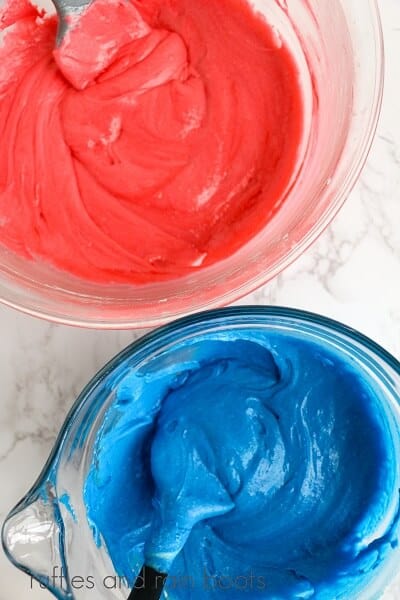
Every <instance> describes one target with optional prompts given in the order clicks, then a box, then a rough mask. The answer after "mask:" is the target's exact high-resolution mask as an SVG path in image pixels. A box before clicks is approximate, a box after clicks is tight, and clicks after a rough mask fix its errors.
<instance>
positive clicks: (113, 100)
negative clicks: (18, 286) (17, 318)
mask: <svg viewBox="0 0 400 600" xmlns="http://www.w3.org/2000/svg"><path fill="white" fill-rule="evenodd" d="M1 29H2V30H4V31H3V34H2V35H3V42H2V43H1V42H0V44H1V45H0V135H1V146H0V243H1V244H2V245H4V246H6V247H7V248H9V249H11V250H12V251H14V252H16V253H18V254H20V255H23V256H25V257H27V258H29V259H35V260H42V261H46V262H49V263H52V264H54V265H56V266H57V267H59V268H61V269H62V270H64V271H68V272H70V273H72V274H74V275H77V276H80V277H82V278H84V279H88V280H93V281H98V282H105V283H107V282H128V283H134V284H137V283H146V282H153V281H159V280H163V279H170V278H175V277H178V276H183V275H185V274H189V273H190V272H192V271H194V270H197V269H199V268H204V266H206V265H209V264H211V263H214V262H215V261H218V260H221V259H223V258H225V257H227V256H229V255H231V254H232V253H233V252H235V251H236V250H237V249H238V248H240V247H241V246H242V245H243V244H245V243H246V242H247V241H248V240H249V239H250V238H252V237H253V236H254V235H255V234H256V233H257V232H259V231H260V230H261V229H262V228H263V227H264V226H265V225H266V223H267V222H268V221H269V220H270V219H271V218H272V216H273V215H274V213H275V212H276V211H277V209H278V208H279V206H280V204H281V203H282V202H283V201H284V198H285V194H286V192H287V191H288V188H289V186H290V185H291V184H292V182H293V175H294V173H295V170H296V164H297V160H298V148H299V144H300V140H301V137H302V132H303V116H304V110H303V102H302V93H301V87H300V83H299V76H298V71H297V66H296V62H295V60H294V58H293V56H292V55H291V53H290V52H289V50H288V49H287V48H286V46H285V45H284V44H282V43H280V42H279V41H278V39H277V36H276V33H275V32H274V30H273V28H272V27H270V26H269V25H268V23H267V22H266V21H265V20H264V18H263V17H262V16H261V15H258V14H256V13H255V12H254V11H253V9H252V8H251V7H250V5H249V4H248V3H247V2H246V1H245V0H145V1H143V0H131V1H129V0H105V1H103V0H95V2H94V3H93V4H92V5H91V7H90V8H89V10H88V11H87V13H86V14H85V15H84V16H83V18H82V23H81V24H80V25H79V26H77V27H76V28H75V29H72V33H71V35H70V36H68V37H67V38H66V40H65V42H64V44H63V46H62V47H61V48H59V49H58V50H57V51H56V52H55V53H54V52H53V50H54V46H55V38H56V30H57V21H56V18H55V17H54V16H46V15H45V14H44V13H43V12H40V11H38V9H36V8H34V7H33V6H32V5H31V4H29V3H28V2H27V0H18V1H17V2H15V1H13V2H10V3H9V4H8V5H6V8H3V9H2V11H1V12H0V30H1ZM94 40H96V41H94Z"/></svg>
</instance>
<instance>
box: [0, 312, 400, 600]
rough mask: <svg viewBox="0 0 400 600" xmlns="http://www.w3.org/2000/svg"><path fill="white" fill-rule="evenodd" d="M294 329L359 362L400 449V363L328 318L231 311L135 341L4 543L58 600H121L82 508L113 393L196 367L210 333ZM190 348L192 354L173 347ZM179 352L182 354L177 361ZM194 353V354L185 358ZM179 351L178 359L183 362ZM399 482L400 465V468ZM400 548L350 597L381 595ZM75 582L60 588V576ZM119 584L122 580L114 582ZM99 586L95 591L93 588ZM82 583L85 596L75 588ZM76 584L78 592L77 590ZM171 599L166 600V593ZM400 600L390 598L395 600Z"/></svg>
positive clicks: (95, 392)
mask: <svg viewBox="0 0 400 600" xmlns="http://www.w3.org/2000/svg"><path fill="white" fill-rule="evenodd" d="M249 327H251V328H258V329H259V330H261V331H263V332H265V333H266V335H268V332H269V331H274V332H277V331H281V332H283V333H284V332H285V331H288V330H290V331H292V332H296V333H297V335H301V336H302V337H305V338H306V339H309V340H310V341H311V342H314V343H315V342H319V341H322V340H323V342H324V344H326V345H328V346H331V347H332V348H334V349H335V351H336V352H337V351H339V352H341V353H342V354H343V355H347V356H348V357H350V359H351V360H352V361H356V362H357V365H358V367H359V368H360V369H361V370H362V371H363V372H365V373H366V376H367V377H368V380H371V378H372V379H373V380H374V382H375V383H376V385H377V389H379V390H381V392H382V394H381V398H382V402H385V408H386V409H387V414H388V415H390V416H391V417H392V421H393V431H394V432H395V433H394V434H393V435H394V436H395V437H396V438H397V439H395V440H394V444H395V446H396V445H399V446H400V363H399V362H397V361H396V360H395V359H394V358H393V357H392V356H391V355H390V354H388V353H387V352H386V351H385V350H384V349H383V348H381V347H380V346H378V345H377V344H375V343H374V342H372V341H371V340H370V339H368V338H366V337H364V336H363V335H361V334H360V333H357V332H356V331H354V330H352V329H350V328H348V327H346V326H344V325H342V324H340V323H337V322H335V321H331V320H329V319H326V318H324V317H321V316H318V315H314V314H311V313H306V312H303V311H297V310H292V309H285V308H272V307H239V308H228V309H222V310H216V311H210V312H208V313H202V314H198V315H194V316H191V317H186V318H185V319H181V320H179V321H177V322H175V323H173V324H170V325H167V326H165V327H163V328H161V329H159V330H157V331H155V332H153V333H151V334H149V335H147V336H145V337H144V338H142V339H141V340H139V341H137V342H135V343H134V344H133V345H131V346H129V347H128V348H127V349H126V350H124V351H123V352H122V353H121V354H119V355H118V356H117V357H116V358H114V360H112V361H111V362H110V363H109V364H108V365H106V366H105V367H104V368H103V369H102V370H101V371H100V372H99V373H98V375H96V377H95V378H94V379H93V380H92V381H91V382H90V383H89V385H88V386H87V387H86V388H85V390H84V391H83V392H82V394H81V395H80V397H79V398H78V400H77V402H76V404H75V406H74V407H73V409H72V411H71V413H70V415H69V416H68V418H67V420H66V422H65V424H64V427H63V429H62V431H61V433H60V436H59V438H58V440H57V442H56V444H55V447H54V450H53V452H52V454H51V456H50V458H49V460H48V462H47V464H46V466H45V467H44V470H43V472H42V474H41V475H40V477H39V479H38V481H37V483H36V484H35V485H34V487H33V488H32V489H31V491H30V492H29V493H28V494H27V496H26V497H25V498H24V499H23V500H22V501H21V502H20V504H19V505H18V506H17V507H16V508H15V509H14V510H13V511H12V512H11V514H10V515H9V516H8V518H7V519H6V522H5V524H4V527H3V535H2V539H3V546H4V549H5V551H6V553H7V555H8V557H9V558H10V559H11V561H12V562H13V563H14V564H15V565H16V566H17V567H19V568H20V569H22V570H23V571H25V572H26V573H27V574H28V575H29V576H31V577H33V578H35V579H36V580H37V581H38V582H41V583H42V585H44V586H45V587H47V588H48V589H49V590H50V591H51V592H53V593H54V595H55V596H56V597H57V598H59V600H67V599H69V600H71V599H72V600H88V599H90V598H93V591H95V595H96V598H100V599H101V598H104V600H109V599H110V598H115V599H116V600H123V599H124V598H126V597H128V595H129V592H128V590H127V589H126V588H125V587H124V586H122V587H121V589H116V590H112V589H111V590H110V589H106V586H105V585H104V581H107V584H110V585H112V579H111V578H112V577H113V576H116V575H115V572H114V569H113V566H112V564H111V561H110V558H109V557H108V555H107V554H106V552H105V551H104V549H102V550H100V549H99V548H98V547H97V546H96V544H95V541H94V537H93V533H92V530H91V529H90V527H89V524H88V521H87V518H86V511H85V506H84V501H83V485H84V482H85V481H86V477H87V473H88V470H89V468H90V465H91V462H92V451H93V446H94V441H95V438H96V434H97V433H98V431H99V427H100V426H101V425H102V424H103V417H104V414H105V412H106V411H107V409H108V407H109V406H110V403H111V402H112V401H113V394H114V390H115V386H116V384H117V383H118V381H120V379H121V377H123V376H124V375H126V373H127V372H130V371H131V370H136V371H137V370H139V369H140V372H141V373H142V374H143V373H145V372H146V370H149V371H151V372H154V369H155V368H157V367H156V366H155V365H158V367H160V368H161V367H162V366H163V365H164V366H165V362H166V361H167V364H171V360H172V361H174V363H179V364H180V363H183V362H185V359H186V364H187V360H190V357H191V347H190V344H189V343H188V341H189V340H190V339H193V338H195V339H196V340H198V339H199V336H200V335H202V334H204V333H205V332H207V333H208V334H209V333H212V334H213V335H214V333H215V335H217V334H218V332H219V331H221V330H223V331H224V332H226V331H229V330H233V329H235V330H236V331H237V330H238V329H239V328H243V329H245V330H248V328H249ZM183 341H185V349H186V350H185V349H182V346H180V349H179V350H177V349H176V346H175V345H176V344H178V343H181V342H183ZM174 352H175V354H174ZM185 352H186V353H187V354H188V356H187V355H186V354H185ZM177 354H178V355H177ZM398 471H399V473H398V475H399V476H400V463H399V464H398ZM399 553H400V548H398V550H397V551H393V556H392V560H389V561H388V562H387V563H386V566H385V567H384V568H383V569H381V568H378V569H376V571H375V572H374V574H373V576H372V579H371V580H370V581H369V583H368V589H366V590H364V591H363V593H362V595H361V596H359V597H357V598H351V600H375V599H377V598H381V597H382V594H383V592H384V590H385V588H386V586H387V585H388V584H389V583H391V582H392V581H393V579H394V578H395V577H396V574H398V573H399V569H398V563H399ZM61 569H63V572H64V575H65V576H66V577H69V578H70V581H71V580H73V578H74V577H75V578H77V577H80V578H83V579H84V582H83V583H82V582H81V581H80V580H78V579H75V581H76V582H77V583H76V585H75V586H74V584H73V583H72V581H71V583H70V585H68V584H66V583H65V581H64V582H63V584H64V585H62V586H61V585H60V584H61V580H60V575H61ZM117 581H118V580H117ZM92 582H94V585H95V588H94V590H93V588H91V584H92ZM80 585H82V587H81V589H78V588H79V586H80ZM73 587H74V589H73ZM165 597H166V596H165ZM398 597H399V596H398V595H396V594H395V595H394V596H391V595H390V596H385V598H392V599H396V598H398Z"/></svg>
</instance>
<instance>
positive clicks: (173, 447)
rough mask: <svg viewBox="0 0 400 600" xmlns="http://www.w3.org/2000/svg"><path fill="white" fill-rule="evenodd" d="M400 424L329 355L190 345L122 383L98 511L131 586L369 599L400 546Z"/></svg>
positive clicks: (238, 343) (265, 338)
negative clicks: (145, 570) (162, 583)
mask: <svg viewBox="0 0 400 600" xmlns="http://www.w3.org/2000/svg"><path fill="white" fill-rule="evenodd" d="M397 440H398V431H397V429H396V423H395V421H394V419H393V417H392V416H391V414H390V412H389V411H388V409H387V407H386V406H385V402H384V401H383V400H382V397H381V392H380V390H379V388H378V386H377V384H376V382H375V381H374V380H373V378H372V376H371V377H370V378H369V377H368V375H367V372H366V371H365V370H363V369H362V368H361V367H360V366H359V365H358V364H357V362H356V361H355V360H353V359H352V358H351V357H349V356H347V355H346V354H344V353H342V354H339V353H338V352H337V351H336V350H335V348H334V347H333V346H331V345H330V344H328V343H327V342H322V341H321V342H315V341H313V340H312V339H311V338H307V337H304V336H303V337H302V336H301V335H300V334H297V333H296V332H295V331H293V332H289V331H285V332H282V331H281V332H279V331H277V332H275V333H271V332H268V333H267V332H265V333H264V332H263V331H262V330H260V329H256V328H253V329H252V328H251V327H249V328H247V329H237V330H231V331H229V332H226V333H224V332H219V333H209V334H203V335H202V336H201V337H198V338H194V339H189V340H187V341H184V342H181V343H180V344H179V345H176V346H175V347H171V348H170V349H169V350H168V351H166V352H164V354H163V355H162V356H161V357H157V358H154V359H153V360H152V361H150V362H149V363H147V365H144V366H143V367H142V368H141V369H138V370H130V369H129V368H128V367H127V368H126V371H125V373H123V375H122V376H121V374H119V376H118V379H116V380H115V385H114V399H113V402H112V404H111V405H110V408H109V409H108V412H107V414H106V417H105V419H104V422H103V425H102V427H101V430H100V431H99V433H98V436H97V440H96V444H95V449H94V452H93V457H92V466H91V469H90V472H89V474H88V477H87V481H86V485H85V490H84V499H85V504H86V507H87V515H88V519H89V522H90V524H91V526H92V527H93V531H94V534H95V536H96V539H97V541H98V543H99V544H105V546H106V548H107V551H108V553H109V555H110V557H111V559H112V561H113V564H114V566H115V569H116V571H117V573H118V574H119V575H120V576H122V577H125V578H126V579H127V580H128V581H129V583H130V585H132V583H133V581H134V580H135V577H136V575H137V573H138V572H139V571H140V567H141V566H142V564H143V562H144V561H146V563H147V564H150V565H151V566H153V567H154V568H156V569H158V570H160V571H163V572H168V573H170V578H169V582H168V590H169V594H170V595H169V598H172V599H185V600H188V599H190V600H200V599H204V598H216V599H218V598H229V599H232V600H234V599H236V598H244V597H245V598H266V599H267V598H268V599H273V600H281V599H282V600H295V599H308V598H313V599H314V598H316V599H320V600H333V599H335V598H344V599H346V600H348V599H352V600H353V598H354V599H355V598H357V597H358V593H359V592H360V591H362V590H363V589H365V588H366V587H368V582H369V581H370V580H371V579H372V578H374V577H376V576H377V574H379V572H380V571H381V570H383V569H384V568H385V564H386V563H387V562H388V561H389V559H390V558H391V557H392V555H393V554H394V553H395V551H396V548H397V545H398V537H399V486H400V482H399V473H398V468H397V465H396V454H398V452H399V448H398V441H397Z"/></svg>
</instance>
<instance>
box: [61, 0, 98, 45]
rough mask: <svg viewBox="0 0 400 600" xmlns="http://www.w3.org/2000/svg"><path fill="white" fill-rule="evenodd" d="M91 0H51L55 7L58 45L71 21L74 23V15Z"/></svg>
mask: <svg viewBox="0 0 400 600" xmlns="http://www.w3.org/2000/svg"><path fill="white" fill-rule="evenodd" d="M92 2H93V0H53V4H54V6H55V7H56V10H57V14H58V18H59V26H58V33H57V45H58V46H59V45H60V44H61V42H62V40H63V38H64V36H65V34H66V32H67V31H68V28H69V25H70V23H71V21H74V22H75V23H76V17H77V16H79V14H80V13H82V12H83V11H84V10H85V8H87V7H88V6H89V5H90V4H91V3H92Z"/></svg>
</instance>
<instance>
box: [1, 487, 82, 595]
mask: <svg viewBox="0 0 400 600" xmlns="http://www.w3.org/2000/svg"><path fill="white" fill-rule="evenodd" d="M63 539H64V535H63V521H62V518H61V515H60V514H59V510H58V504H57V503H56V502H55V500H54V495H53V494H52V490H51V488H50V484H48V489H47V490H46V491H44V490H43V492H42V493H41V494H38V495H37V496H36V498H31V499H29V501H28V500H24V501H22V502H21V503H20V505H18V506H17V507H16V508H15V509H14V511H13V512H12V513H11V514H10V515H9V516H8V517H7V519H6V521H5V523H4V525H3V529H2V544H3V548H4V551H5V553H6V555H7V557H8V558H9V559H10V561H11V562H12V563H13V564H14V565H15V566H17V567H18V568H19V569H21V570H22V571H24V572H25V573H27V574H28V575H29V576H30V577H31V578H32V581H33V580H36V581H37V582H39V583H40V584H41V585H42V586H44V587H46V588H47V589H48V590H49V591H50V592H52V593H53V594H54V595H55V596H56V597H57V598H58V599H59V600H70V599H71V598H72V597H73V596H72V594H71V590H70V589H69V582H68V572H67V568H66V564H65V560H64V548H63Z"/></svg>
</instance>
